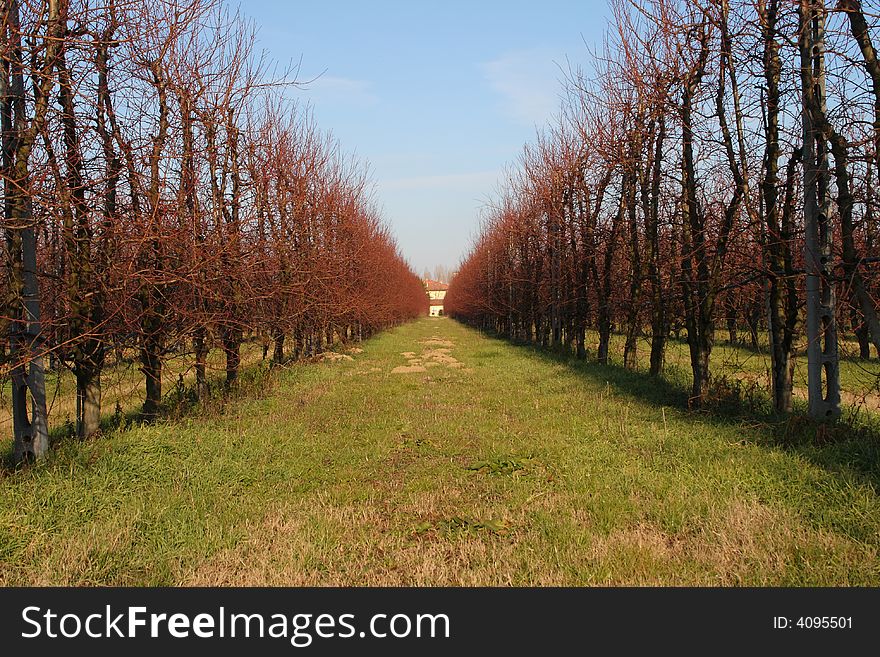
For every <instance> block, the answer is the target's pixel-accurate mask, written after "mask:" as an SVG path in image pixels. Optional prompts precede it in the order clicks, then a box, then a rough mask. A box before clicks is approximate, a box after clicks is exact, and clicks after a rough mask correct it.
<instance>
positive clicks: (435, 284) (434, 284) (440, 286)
mask: <svg viewBox="0 0 880 657" xmlns="http://www.w3.org/2000/svg"><path fill="white" fill-rule="evenodd" d="M425 287H427V288H428V291H429V292H439V291H441V290H448V289H449V286H448V285H447V284H446V283H441V282H440V281H432V280H431V279H428V280H426V281H425Z"/></svg>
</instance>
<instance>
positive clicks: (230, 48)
mask: <svg viewBox="0 0 880 657" xmlns="http://www.w3.org/2000/svg"><path fill="white" fill-rule="evenodd" d="M2 11H3V13H2V16H0V18H2V21H3V23H2V30H3V39H2V53H0V56H2V67H3V69H2V72H0V85H2V87H0V113H2V131H3V141H2V148H3V153H2V155H3V158H2V176H3V189H2V195H3V196H2V198H3V208H4V216H3V223H2V231H3V234H4V236H5V251H4V277H3V281H2V288H0V295H2V298H0V334H2V335H3V336H8V340H5V341H4V344H3V347H4V348H3V353H2V361H0V368H2V372H0V373H2V374H5V375H8V376H10V377H11V380H12V404H13V416H14V437H15V445H14V452H15V458H16V460H22V459H27V458H30V457H34V456H37V457H38V456H41V455H42V454H44V453H45V451H46V449H47V448H48V431H47V418H46V399H45V383H44V378H45V375H44V371H43V367H44V359H45V358H46V357H48V358H49V359H50V360H51V362H53V363H55V364H57V365H58V366H60V367H67V368H70V369H71V370H72V371H73V373H74V375H75V377H76V391H77V412H76V424H77V433H78V435H79V436H80V437H83V438H85V437H88V436H90V435H92V434H94V433H95V432H96V431H97V430H98V429H99V426H100V422H101V413H102V408H101V377H102V371H104V369H105V367H107V366H108V362H109V360H110V359H113V358H120V359H124V358H125V357H126V355H127V354H133V355H135V357H136V360H137V362H138V364H139V367H140V369H141V371H142V372H143V375H144V378H145V381H146V386H145V387H146V396H145V400H144V404H143V414H144V415H145V416H146V417H147V418H152V417H155V416H156V414H157V413H158V412H159V410H160V406H161V404H162V400H163V390H162V372H163V366H164V364H165V363H166V362H167V359H168V357H169V355H171V354H172V353H180V352H181V351H186V352H188V353H190V354H191V356H192V360H193V362H194V368H195V389H196V392H197V393H198V394H199V395H202V394H204V392H205V390H206V387H207V373H206V362H207V358H208V354H209V351H210V350H211V349H212V348H213V347H215V346H219V347H220V348H221V349H222V350H223V353H224V354H225V363H226V368H225V369H226V371H225V377H226V383H227V384H228V385H230V386H231V385H234V384H235V382H236V379H237V377H238V375H239V368H240V364H241V347H242V344H243V342H244V341H245V340H246V339H247V338H248V337H249V336H254V335H257V334H259V335H261V336H264V340H265V341H266V342H267V344H271V346H272V352H273V359H274V361H277V362H280V361H283V360H286V359H288V358H291V357H293V358H295V357H299V356H304V355H305V356H307V355H311V354H315V353H317V352H319V351H320V350H321V349H322V348H324V347H325V346H326V345H327V344H328V343H332V342H333V341H334V340H337V339H343V340H345V339H360V338H363V337H365V336H367V335H369V334H371V333H373V332H375V331H377V330H379V329H381V328H383V327H386V326H389V325H392V324H395V323H399V322H401V321H404V320H406V319H409V318H412V317H414V316H416V315H418V314H420V313H423V312H425V311H426V299H425V294H424V289H423V286H422V284H421V281H420V280H419V278H418V277H417V276H416V275H415V274H414V273H413V272H412V271H411V270H410V268H409V266H408V265H407V263H406V262H405V261H404V260H403V259H402V257H401V256H400V254H399V252H398V249H397V246H396V244H395V242H394V240H393V238H392V237H391V236H390V234H389V233H388V231H387V229H386V228H385V227H384V226H383V224H382V223H381V221H380V217H379V216H378V213H377V209H376V207H375V204H374V202H373V201H372V198H371V186H370V180H369V178H368V175H367V172H366V171H365V168H364V166H362V165H361V164H359V163H358V162H357V161H355V160H353V159H352V158H350V157H347V156H346V155H345V154H344V153H343V152H342V151H341V150H340V148H339V146H338V144H337V143H336V142H335V141H334V140H333V139H332V138H330V137H329V136H327V135H326V134H323V133H322V132H320V131H319V130H318V129H317V128H316V126H315V124H314V122H313V120H312V118H311V117H310V115H309V114H308V112H305V111H302V110H300V109H298V108H297V107H296V106H295V105H293V104H292V103H291V102H289V101H287V100H285V93H286V91H288V90H289V89H290V87H291V85H290V84H289V83H288V81H287V77H288V76H287V75H286V74H281V75H277V74H276V72H275V70H274V69H273V68H272V67H271V66H270V64H269V62H268V61H267V60H266V59H265V58H264V57H263V56H262V55H260V53H258V52H257V51H256V49H255V38H254V28H253V26H252V25H250V24H249V23H248V22H247V21H245V20H243V19H242V18H240V17H239V16H237V15H234V14H232V13H230V12H229V11H228V9H227V8H226V7H225V5H224V4H223V3H222V2H220V1H219V0H153V1H151V2H147V3H144V2H138V1H135V0H4V3H3V10H2ZM114 354H115V356H114Z"/></svg>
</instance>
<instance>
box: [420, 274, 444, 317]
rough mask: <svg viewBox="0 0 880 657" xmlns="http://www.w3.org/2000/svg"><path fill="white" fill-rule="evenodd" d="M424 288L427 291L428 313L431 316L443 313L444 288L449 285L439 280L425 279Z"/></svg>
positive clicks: (438, 315)
mask: <svg viewBox="0 0 880 657" xmlns="http://www.w3.org/2000/svg"><path fill="white" fill-rule="evenodd" d="M425 289H426V290H427V291H428V304H429V305H430V310H429V313H428V314H429V315H431V317H440V316H442V315H443V299H444V298H446V290H448V289H449V286H448V285H447V284H446V283H441V282H440V281H432V280H431V279H427V280H426V281H425Z"/></svg>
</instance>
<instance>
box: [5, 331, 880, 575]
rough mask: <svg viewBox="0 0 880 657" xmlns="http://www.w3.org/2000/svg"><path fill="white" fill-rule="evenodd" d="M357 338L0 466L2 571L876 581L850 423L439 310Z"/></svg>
mask: <svg viewBox="0 0 880 657" xmlns="http://www.w3.org/2000/svg"><path fill="white" fill-rule="evenodd" d="M424 343H427V344H424ZM361 346H362V347H363V349H364V351H363V352H362V353H356V354H352V355H353V357H354V360H352V361H347V360H344V361H339V362H332V363H331V362H326V363H318V364H309V365H295V366H291V367H289V368H287V369H284V370H282V371H280V372H278V373H277V374H273V375H272V379H271V381H270V380H268V379H267V385H269V384H270V383H271V386H270V387H269V388H268V389H267V391H266V392H265V393H264V394H263V395H262V396H260V398H251V399H245V400H241V401H238V402H237V403H229V404H227V405H226V406H225V411H224V412H223V413H222V414H217V415H216V416H213V417H212V416H210V415H209V414H205V413H202V414H197V415H193V416H191V417H188V418H184V419H178V420H176V421H171V420H169V421H166V422H163V423H159V424H156V425H153V426H141V427H134V428H131V429H129V430H126V431H117V432H114V433H111V434H109V435H107V436H105V437H104V438H101V439H99V440H94V441H89V442H86V443H77V442H75V441H64V442H62V443H61V444H60V445H59V447H58V448H57V449H56V450H55V452H54V453H53V455H52V456H51V458H50V459H49V460H48V462H47V463H45V464H42V465H39V466H36V467H32V468H29V469H26V470H23V471H18V472H6V473H5V474H3V475H0V583H3V584H6V585H13V584H16V585H19V584H38V585H42V584H113V585H180V584H199V585H202V584H224V585H226V584H240V585H258V584H268V585H595V584H603V585H604V584H612V585H620V584H630V585H655V584H658V585H659V584H664V585H716V584H719V585H874V586H876V585H878V584H880V559H878V543H880V503H878V496H877V489H878V485H880V451H878V443H877V440H876V433H874V432H873V431H872V430H870V427H868V428H866V429H865V431H864V432H862V433H859V434H855V433H853V434H852V435H837V434H828V435H833V440H831V439H828V440H825V441H824V442H823V441H821V440H820V441H816V440H812V439H810V438H809V436H811V435H815V432H816V427H815V426H813V425H810V424H809V423H806V422H804V421H802V420H800V419H799V418H797V417H795V418H793V419H790V420H788V421H787V423H785V424H784V426H782V424H780V423H774V422H775V421H771V420H769V419H767V418H763V417H761V416H756V415H748V414H740V415H736V414H719V415H715V416H710V415H706V414H697V413H692V412H687V411H685V410H682V407H681V405H680V401H681V398H682V394H683V393H682V389H681V388H680V386H679V385H678V383H677V381H676V379H675V377H671V378H670V379H669V380H663V381H660V382H657V381H651V380H649V379H648V377H646V376H645V375H644V374H643V373H640V372H627V371H625V370H623V369H622V368H619V367H615V366H609V367H600V366H597V365H592V364H585V363H578V362H574V361H571V360H569V359H567V358H564V357H559V356H558V355H554V354H552V353H547V352H541V351H539V350H535V349H530V348H525V347H518V346H514V345H510V344H507V343H505V342H502V341H498V340H493V339H490V338H487V337H485V336H483V335H481V334H480V333H478V332H476V331H474V330H471V329H468V328H466V327H463V326H461V325H459V324H456V323H455V322H453V321H452V320H449V319H445V318H441V319H428V318H425V319H422V320H420V321H418V322H414V323H412V324H408V325H406V326H403V327H399V328H398V329H395V330H393V331H389V332H387V333H384V334H382V335H379V336H377V337H375V338H374V339H372V340H370V341H369V342H367V343H365V344H364V345H361ZM406 352H412V354H409V356H410V358H406V357H404V356H403V355H402V354H403V353H406ZM433 363H436V364H433ZM408 364H409V367H408V369H407V370H405V371H403V372H402V373H398V374H394V373H392V370H393V369H394V368H396V367H401V366H406V365H408ZM823 435H825V434H823ZM780 436H782V437H783V438H784V439H783V438H781V437H780ZM793 437H797V439H794V438H793Z"/></svg>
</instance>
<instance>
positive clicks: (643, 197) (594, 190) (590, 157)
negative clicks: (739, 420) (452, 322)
mask: <svg viewBox="0 0 880 657" xmlns="http://www.w3.org/2000/svg"><path fill="white" fill-rule="evenodd" d="M612 8H613V17H614V18H613V20H612V22H611V25H610V27H609V30H608V32H607V38H606V42H605V46H604V49H603V51H602V52H601V53H598V54H597V55H596V56H595V66H594V68H593V69H591V70H589V71H582V70H577V71H573V72H572V73H571V75H570V76H569V79H568V83H567V85H566V87H567V94H566V97H565V101H564V102H563V106H562V110H561V112H560V115H559V117H558V119H557V120H555V122H554V123H553V124H552V125H550V126H548V127H546V129H544V130H543V131H542V133H541V134H540V135H539V138H538V139H537V141H536V143H534V144H530V145H528V146H526V147H525V150H524V151H523V154H522V156H521V158H520V160H519V162H518V166H517V167H516V168H515V169H514V170H513V171H512V172H511V173H510V175H509V177H508V182H507V184H506V186H505V188H504V192H503V194H502V195H501V197H500V198H499V199H498V202H497V203H496V204H494V205H493V207H492V208H491V211H490V214H489V216H488V219H487V220H486V222H485V225H484V227H483V229H482V232H481V234H480V236H479V237H478V239H477V241H476V243H475V245H474V247H473V249H472V251H471V252H470V254H469V255H468V256H467V257H466V258H465V260H464V262H463V263H462V264H461V266H460V268H459V272H458V275H457V276H456V277H455V279H454V280H453V282H452V285H451V287H450V290H449V293H448V294H447V297H446V307H447V311H448V312H450V313H451V314H453V315H454V316H456V317H458V318H461V319H464V320H466V321H469V322H471V323H474V324H477V325H480V326H484V327H487V328H491V329H494V330H497V331H498V332H500V333H501V334H503V335H506V336H509V337H510V338H512V339H516V340H522V341H528V342H537V343H541V344H543V345H554V346H555V345H559V346H565V347H568V348H569V349H572V350H573V351H575V352H576V353H577V355H578V356H579V357H584V356H585V355H586V348H585V334H586V332H587V330H588V329H595V330H596V331H597V332H598V335H599V338H598V345H597V353H596V356H597V359H598V361H599V362H607V360H608V350H609V341H610V338H611V334H612V331H613V330H615V329H617V330H619V331H620V332H622V333H623V334H624V335H625V347H624V362H625V365H626V366H627V367H633V366H634V365H635V362H636V360H635V354H636V348H637V344H638V342H637V338H638V337H639V336H640V335H647V336H649V337H650V345H651V347H650V372H651V374H652V375H658V374H660V372H661V370H662V368H663V364H664V357H665V350H666V344H667V340H668V339H669V336H670V335H673V334H674V335H678V334H679V331H680V330H684V331H686V335H687V343H688V347H689V352H690V363H691V370H692V379H693V387H692V393H691V401H692V403H693V404H694V405H697V406H699V405H700V404H701V403H703V402H704V401H705V399H706V396H707V393H708V391H709V382H710V374H711V354H712V349H713V345H714V344H715V340H716V333H717V329H718V325H719V323H720V322H723V323H724V324H726V328H727V330H728V332H729V337H730V339H731V341H734V342H736V341H739V340H740V339H741V336H742V333H739V331H741V330H742V329H747V334H748V336H749V337H748V338H747V339H750V340H751V341H752V343H753V344H754V345H755V346H757V345H758V343H759V334H760V332H761V331H764V330H767V331H768V333H769V344H770V353H771V356H772V387H773V399H774V405H775V407H776V409H777V410H779V411H783V412H787V411H790V410H791V408H792V379H793V369H794V356H795V351H796V348H797V344H798V340H799V338H800V336H802V335H803V331H804V324H805V321H804V319H805V298H806V293H807V292H806V288H807V286H806V284H805V278H808V277H805V273H807V272H806V271H805V269H806V268H808V265H810V264H813V263H815V264H816V266H817V267H818V269H819V271H818V272H817V276H816V280H817V281H818V283H817V284H820V285H821V287H822V288H823V289H824V290H825V292H824V293H823V297H822V299H823V301H822V303H824V304H825V305H824V306H822V308H831V307H832V306H830V305H828V304H829V303H831V301H833V297H834V296H835V295H836V298H837V306H836V308H837V310H836V313H831V314H830V315H827V316H825V317H824V318H822V319H821V326H819V327H818V330H819V331H820V332H821V333H822V337H823V339H824V343H823V345H824V346H823V347H822V350H823V352H827V354H830V353H831V344H830V342H831V341H833V340H834V339H836V338H835V336H834V333H833V332H834V328H835V325H839V326H842V327H845V328H849V329H851V330H853V331H854V333H855V335H856V337H857V339H858V342H859V348H860V355H861V357H862V358H869V357H870V349H871V346H872V345H873V347H874V348H875V349H876V350H877V351H878V353H880V324H878V317H877V302H876V298H877V297H876V295H877V292H878V290H880V286H878V283H880V278H878V275H877V268H876V263H877V257H876V256H877V243H878V238H880V230H878V228H880V225H878V206H877V203H878V195H877V193H876V187H877V185H876V182H877V180H878V177H880V63H878V60H877V51H876V48H877V45H878V43H880V27H878V20H877V16H876V15H872V14H870V13H868V12H866V11H865V10H864V9H863V7H862V4H861V2H860V1H859V0H841V1H840V2H838V3H837V5H836V6H833V7H832V6H827V5H826V3H825V2H824V0H799V2H786V1H785V0H613V1H612ZM805 206H806V209H807V211H808V212H812V213H813V216H814V218H815V219H816V221H817V222H818V223H817V230H818V231H819V233H820V234H819V236H818V237H819V238H818V241H817V246H815V247H811V248H812V251H810V252H809V253H807V254H806V256H807V257H805V250H804V249H805V244H806V242H805V222H804V216H805V215H804V211H805ZM835 344H836V343H835ZM827 354H826V355H827ZM829 362H830V361H829ZM826 369H827V368H826ZM826 374H828V375H831V374H833V372H830V370H829V371H827V372H826Z"/></svg>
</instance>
